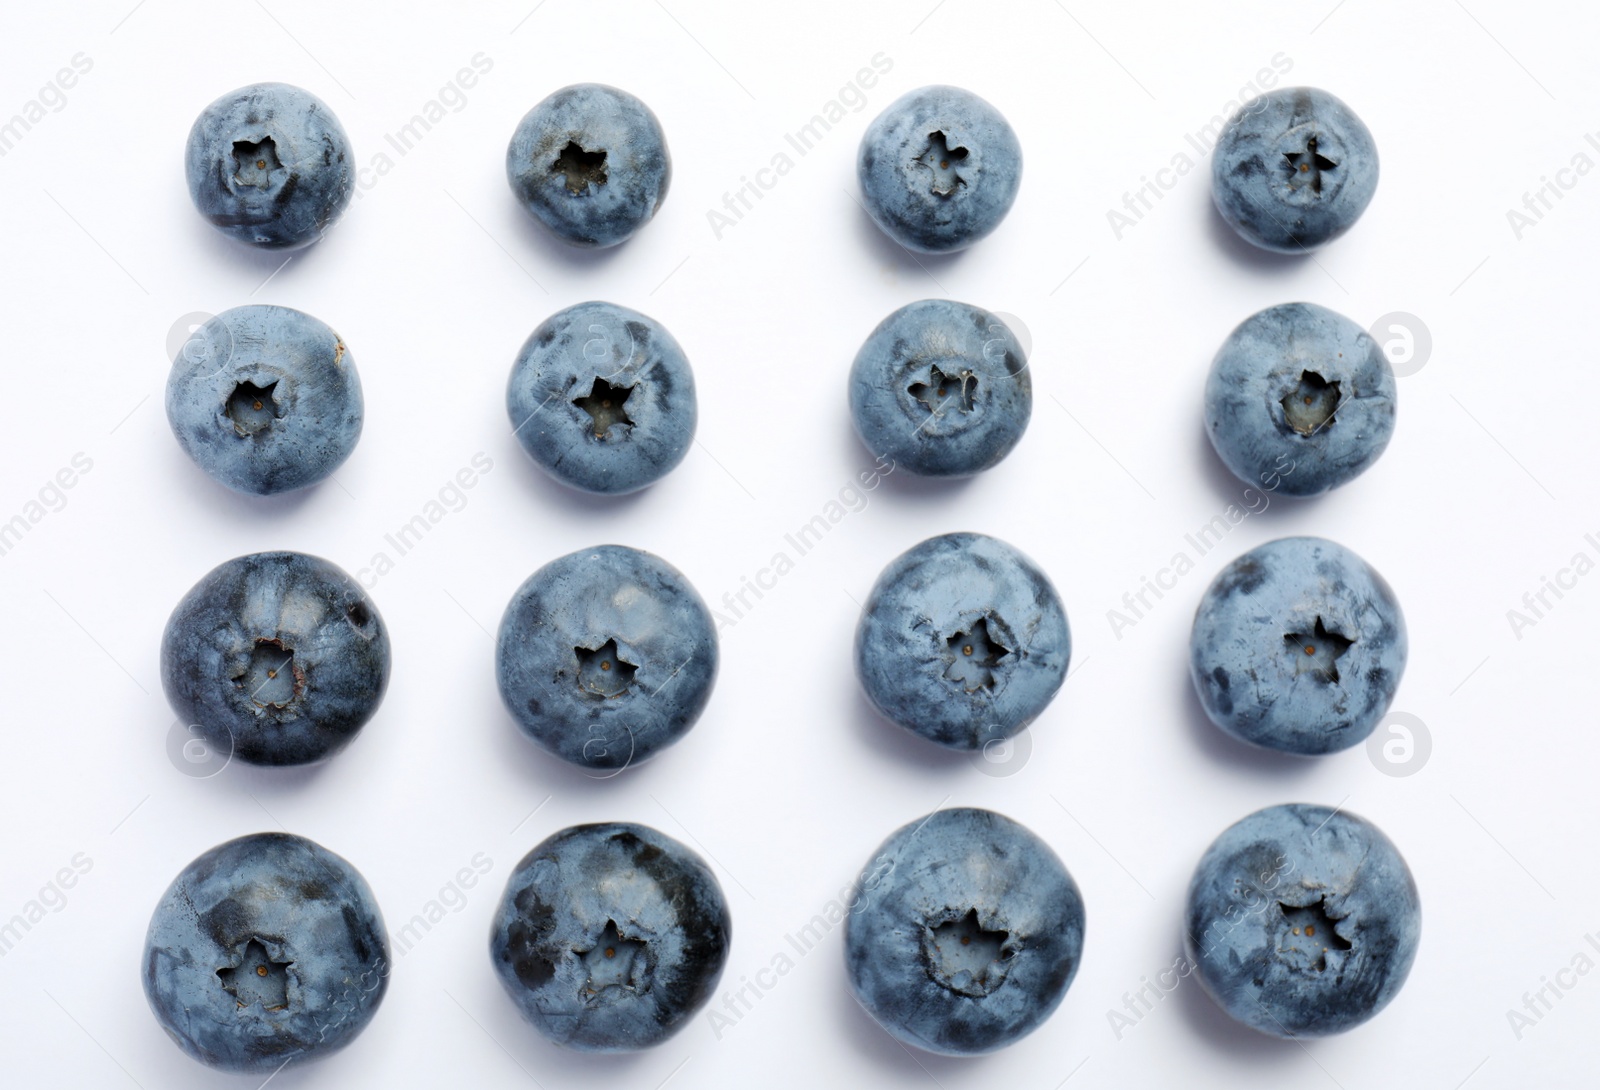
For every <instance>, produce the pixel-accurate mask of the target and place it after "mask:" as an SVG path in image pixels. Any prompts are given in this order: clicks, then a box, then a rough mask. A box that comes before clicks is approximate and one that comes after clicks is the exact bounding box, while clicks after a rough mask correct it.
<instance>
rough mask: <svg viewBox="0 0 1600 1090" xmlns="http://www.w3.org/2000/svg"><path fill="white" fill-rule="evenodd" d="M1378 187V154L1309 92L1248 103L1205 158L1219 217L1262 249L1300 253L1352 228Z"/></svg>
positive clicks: (1333, 105) (1346, 112)
mask: <svg viewBox="0 0 1600 1090" xmlns="http://www.w3.org/2000/svg"><path fill="white" fill-rule="evenodd" d="M1377 188H1378V149H1377V146H1376V145H1374V144H1373V142H1372V134H1371V133H1370V132H1368V131H1367V127H1366V126H1365V125H1363V124H1362V123H1361V119H1360V118H1359V117H1357V116H1356V115H1355V113H1354V111H1352V110H1351V109H1350V107H1348V106H1346V105H1345V104H1344V103H1343V102H1340V101H1339V100H1338V99H1337V98H1334V97H1333V96H1332V95H1330V94H1328V92H1326V91H1319V90H1317V89H1316V88H1315V87H1284V88H1281V89H1279V90H1276V91H1268V92H1267V93H1266V94H1264V95H1261V96H1260V97H1258V98H1255V99H1252V100H1251V101H1249V102H1247V103H1245V104H1244V105H1243V106H1241V107H1240V108H1239V111H1238V112H1237V113H1235V114H1234V115H1233V117H1231V118H1230V119H1229V120H1228V123H1227V124H1226V125H1224V126H1223V129H1222V134H1221V135H1220V136H1218V137H1217V146H1216V149H1215V150H1214V151H1213V152H1212V153H1211V196H1212V199H1213V200H1214V201H1215V202H1216V206H1217V211H1218V212H1220V213H1222V218H1223V219H1225V220H1227V221H1228V225H1229V226H1230V227H1232V228H1233V229H1234V230H1235V231H1237V232H1239V235H1240V236H1241V237H1242V238H1244V239H1245V240H1247V241H1249V242H1252V243H1254V244H1255V245H1257V246H1259V247H1261V248H1262V249H1263V250H1273V251H1276V252H1278V253H1286V254H1293V253H1303V252H1305V251H1308V250H1314V249H1316V248H1317V247H1318V246H1321V245H1322V244H1323V243H1325V242H1330V241H1332V240H1333V239H1336V238H1338V237H1339V236H1340V235H1342V234H1344V233H1345V232H1346V231H1348V230H1350V228H1351V227H1353V226H1354V225H1355V222H1356V220H1358V219H1360V218H1361V213H1362V212H1364V211H1366V208H1367V204H1368V203H1369V202H1370V201H1371V200H1372V194H1373V192H1374V191H1375V190H1376V189H1377Z"/></svg>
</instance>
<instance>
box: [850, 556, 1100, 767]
mask: <svg viewBox="0 0 1600 1090" xmlns="http://www.w3.org/2000/svg"><path fill="white" fill-rule="evenodd" d="M855 656H856V676H857V677H859V678H860V679H861V686H862V688H863V689H865V690H866V694H867V698H868V699H869V700H871V701H872V703H873V706H874V707H876V708H877V709H878V711H880V712H882V713H883V715H884V716H885V717H886V718H888V719H890V720H892V721H893V722H895V723H898V724H899V725H900V726H902V727H904V728H905V729H906V730H909V731H911V732H912V733H914V734H920V735H921V736H922V737H924V738H926V739H928V740H929V741H931V742H937V743H939V744H940V745H942V746H949V747H951V748H953V749H973V750H975V749H982V748H983V747H984V746H985V745H988V744H990V743H993V742H998V741H1000V740H1001V739H1004V738H1009V737H1011V736H1012V735H1014V734H1016V733H1017V732H1018V731H1020V730H1022V728H1024V727H1026V726H1027V725H1028V724H1029V723H1031V722H1032V721H1033V720H1034V719H1035V718H1036V717H1037V716H1038V715H1039V713H1040V712H1042V711H1044V709H1045V707H1046V705H1048V704H1049V703H1050V701H1051V700H1052V699H1054V698H1055V695H1056V691H1057V690H1059V689H1060V688H1061V683H1062V682H1063V681H1065V680H1066V677H1067V664H1068V663H1069V662H1070V661H1071V658H1072V637H1071V634H1070V633H1069V632H1068V629H1067V613H1066V610H1065V609H1064V608H1063V607H1062V605H1061V598H1060V596H1059V595H1057V594H1056V588H1055V587H1054V586H1052V585H1051V583H1050V579H1049V577H1048V576H1046V575H1045V573H1044V572H1042V571H1040V570H1039V567H1038V566H1037V565H1036V564H1034V562H1033V561H1032V560H1029V559H1028V558H1027V557H1026V556H1024V555H1023V554H1022V553H1021V552H1019V551H1018V550H1016V549H1014V548H1012V547H1011V546H1010V545H1007V544H1006V543H1005V542H1003V541H1000V540H998V539H996V538H992V537H987V536H985V535H983V534H967V533H957V534H943V535H941V536H939V537H932V538H929V539H928V540H927V541H924V542H922V543H921V544H920V545H916V546H913V547H912V548H910V549H908V550H906V551H905V552H904V553H902V554H900V556H898V557H896V558H895V559H894V560H893V561H892V562H891V563H890V564H889V566H888V567H887V568H885V569H884V570H883V574H882V575H880V576H878V581H877V583H876V584H874V585H873V588H872V593H871V595H869V596H868V598H867V604H866V606H865V607H864V608H863V609H862V610H861V622H860V624H859V626H858V627H857V628H856V646H855Z"/></svg>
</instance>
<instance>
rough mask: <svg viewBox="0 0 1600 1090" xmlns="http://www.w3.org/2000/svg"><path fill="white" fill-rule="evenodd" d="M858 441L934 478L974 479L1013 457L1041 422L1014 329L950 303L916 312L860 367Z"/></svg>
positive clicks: (913, 306) (856, 372)
mask: <svg viewBox="0 0 1600 1090" xmlns="http://www.w3.org/2000/svg"><path fill="white" fill-rule="evenodd" d="M850 414H851V417H852V418H853V419H854V421H855V426H856V434H857V435H859V436H860V437H861V441H862V442H863V443H865V444H866V446H867V449H868V450H870V451H871V452H872V453H873V454H874V455H877V456H878V457H879V458H880V459H884V458H887V459H889V460H890V461H892V462H893V463H894V464H895V465H896V466H899V467H901V468H904V469H906V470H908V471H910V472H912V473H916V474H919V475H921V476H927V477H969V476H971V475H972V474H974V473H981V472H982V471H983V470H986V469H988V468H990V467H991V466H994V465H997V464H998V463H999V462H1000V461H1001V459H1003V458H1005V456H1006V455H1007V454H1010V453H1011V450H1012V448H1013V447H1015V446H1016V445H1017V443H1018V441H1019V440H1021V438H1022V433H1023V432H1024V431H1026V430H1027V428H1028V419H1029V417H1030V416H1032V414H1033V379H1032V377H1031V376H1030V375H1029V373H1028V356H1027V353H1026V352H1025V351H1024V350H1023V347H1022V345H1021V344H1020V343H1019V342H1018V341H1017V338H1016V335H1015V334H1014V333H1012V331H1011V330H1010V329H1009V328H1008V327H1007V326H1006V324H1005V322H1003V321H1001V320H1000V319H999V318H998V317H996V316H995V315H993V314H990V313H989V312H988V311H987V310H984V309H983V308H981V307H975V306H971V305H969V304H967V303H956V302H952V301H950V300H947V299H924V300H923V301H921V302H919V303H909V304H907V305H906V306H903V307H901V308H900V309H899V310H897V311H895V312H894V313H893V314H891V315H889V316H888V317H887V318H885V319H884V320H883V321H882V322H880V323H879V324H878V327H877V328H876V329H874V330H873V331H872V334H871V335H870V336H869V337H868V338H867V340H866V343H865V344H863V345H862V346H861V350H860V351H859V352H857V353H856V359H855V363H854V365H852V367H851V368H850Z"/></svg>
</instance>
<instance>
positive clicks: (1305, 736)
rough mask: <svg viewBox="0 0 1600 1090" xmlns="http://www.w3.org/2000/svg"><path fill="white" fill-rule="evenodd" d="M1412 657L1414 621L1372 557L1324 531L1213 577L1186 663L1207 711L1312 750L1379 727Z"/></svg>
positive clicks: (1267, 738) (1269, 741) (1233, 730)
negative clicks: (1409, 630) (1409, 638)
mask: <svg viewBox="0 0 1600 1090" xmlns="http://www.w3.org/2000/svg"><path fill="white" fill-rule="evenodd" d="M1405 668H1406V622H1405V617H1404V616H1402V615H1401V613H1400V603H1399V602H1398V601H1396V600H1395V596H1394V591H1392V590H1391V589H1389V584H1388V583H1386V582H1384V579H1383V576H1381V575H1379V574H1378V573H1377V572H1376V571H1375V570H1374V569H1373V568H1372V567H1371V566H1369V565H1368V564H1367V562H1366V561H1364V560H1362V559H1361V558H1360V557H1359V556H1357V555H1356V554H1355V553H1353V552H1351V551H1350V550H1349V549H1346V548H1345V547H1344V546H1342V545H1336V544H1334V543H1333V542H1331V541H1327V540H1325V539H1323V538H1320V537H1286V538H1280V539H1278V540H1277V541H1269V542H1267V543H1266V544H1265V545H1261V546H1259V547H1257V548H1255V549H1252V550H1250V551H1249V552H1247V553H1245V554H1244V555H1243V556H1241V557H1239V558H1238V559H1236V560H1234V561H1233V563H1231V564H1229V565H1228V566H1227V567H1225V568H1223V569H1222V571H1221V572H1220V573H1219V574H1218V575H1217V577H1216V579H1215V580H1213V581H1212V583H1211V586H1209V587H1207V588H1206V593H1205V596H1204V597H1203V598H1201V599H1200V607H1199V608H1198V609H1197V610H1196V611H1195V615H1194V628H1193V629H1192V631H1191V632H1190V635H1189V672H1190V674H1191V676H1192V677H1193V678H1194V687H1195V690H1196V691H1197V692H1198V693H1199V694H1200V703H1201V704H1202V705H1204V706H1205V710H1206V714H1207V715H1208V716H1210V717H1211V721H1212V722H1213V723H1215V724H1216V725H1217V726H1219V727H1221V728H1222V729H1223V730H1225V731H1227V732H1228V733H1229V734H1231V735H1233V736H1234V737H1235V738H1238V739H1240V740H1242V741H1245V742H1249V743H1251V744H1252V745H1257V746H1264V747H1266V748H1268V749H1277V750H1282V751H1283V752H1285V753H1299V754H1306V755H1315V754H1319V753H1333V752H1336V751H1337V750H1341V749H1348V748H1350V747H1351V746H1353V745H1355V744H1356V743H1358V742H1361V741H1362V740H1364V739H1365V738H1366V737H1367V735H1369V734H1371V733H1372V731H1373V728H1375V727H1376V726H1377V725H1378V721H1379V720H1380V719H1382V718H1383V716H1384V713H1385V712H1387V711H1388V710H1389V703H1390V701H1392V700H1393V699H1394V693H1395V689H1397V688H1398V687H1399V685H1400V675H1401V674H1403V673H1404V672H1405Z"/></svg>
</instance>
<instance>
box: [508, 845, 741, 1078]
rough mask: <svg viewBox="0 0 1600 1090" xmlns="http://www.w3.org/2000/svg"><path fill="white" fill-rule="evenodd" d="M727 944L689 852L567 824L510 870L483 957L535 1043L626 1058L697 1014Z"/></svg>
mask: <svg viewBox="0 0 1600 1090" xmlns="http://www.w3.org/2000/svg"><path fill="white" fill-rule="evenodd" d="M732 936H733V921H732V919H731V918H730V916H729V914H728V902H727V900H726V898H724V897H723V894H722V887H721V885H719V884H718V883H717V879H716V876H715V875H713V874H712V873H711V869H710V868H709V867H707V866H706V864H705V861H704V860H703V859H701V858H700V857H699V856H698V855H696V854H695V853H694V852H693V851H691V850H690V849H689V848H687V847H685V846H684V845H682V844H680V843H678V841H676V840H673V839H672V838H671V837H669V836H665V835H663V834H661V833H659V832H657V831H656V830H655V829H652V828H650V827H648V826H645V825H633V824H628V823H624V822H613V823H609V824H604V825H575V826H572V827H571V828H567V829H563V830H561V831H560V832H558V833H556V834H555V835H553V836H551V837H550V838H549V839H547V840H545V841H544V842H543V843H541V844H539V845H538V847H536V848H534V849H533V851H531V852H529V853H528V855H527V856H526V857H525V858H524V859H523V860H522V862H521V863H518V864H517V868H516V870H515V871H513V872H512V874H511V878H510V880H509V881H508V882H507V883H506V891H505V895H504V896H503V897H502V898H501V900H500V907H499V909H498V910H497V911H496V912H495V917H494V925H493V928H492V929H491V931H490V935H489V956H490V959H491V960H492V961H493V963H494V968H495V972H496V973H498V974H499V977H500V983H501V984H502V985H504V987H505V990H506V994H507V995H509V996H510V997H511V999H512V1002H514V1003H515V1004H516V1005H517V1009H518V1010H519V1011H521V1012H522V1016H523V1017H524V1018H526V1019H527V1020H528V1022H529V1023H531V1024H532V1025H533V1027H534V1028H535V1029H536V1030H538V1031H539V1032H540V1033H541V1034H543V1035H544V1036H545V1037H547V1038H549V1039H550V1040H551V1041H553V1042H555V1043H556V1044H558V1045H564V1046H565V1047H567V1048H571V1049H576V1050H578V1051H580V1052H629V1051H635V1050H638V1049H644V1048H651V1047H654V1046H655V1045H659V1044H661V1043H662V1042H663V1041H665V1040H667V1039H668V1038H669V1037H671V1036H673V1035H674V1034H676V1033H677V1032H678V1031H680V1030H681V1029H683V1027H684V1025H685V1023H687V1021H688V1020H689V1019H690V1018H692V1017H694V1015H695V1013H696V1012H697V1011H699V1010H700V1009H701V1008H702V1007H704V1006H705V1004H706V1001H707V1000H708V999H710V998H711V994H712V992H713V991H714V990H715V989H716V986H717V981H718V980H720V979H721V977H722V970H723V968H724V967H725V966H726V965H727V961H728V944H729V943H730V942H731V941H732Z"/></svg>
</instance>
